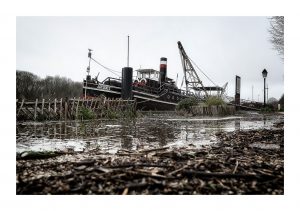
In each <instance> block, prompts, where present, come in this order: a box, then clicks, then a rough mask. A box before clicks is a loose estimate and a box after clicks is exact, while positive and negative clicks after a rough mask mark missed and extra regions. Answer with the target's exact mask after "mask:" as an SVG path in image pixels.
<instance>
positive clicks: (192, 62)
mask: <svg viewBox="0 0 300 211" xmlns="http://www.w3.org/2000/svg"><path fill="white" fill-rule="evenodd" d="M188 58H189V59H190V60H191V62H192V63H193V64H194V65H195V66H196V67H197V68H198V69H199V70H200V72H202V73H203V75H205V77H206V78H207V79H208V80H210V82H212V83H213V84H214V85H215V86H216V87H219V86H218V85H217V84H215V83H214V82H213V81H212V80H211V79H210V78H209V77H208V76H207V75H206V74H205V73H204V72H203V71H202V70H201V69H200V67H198V65H197V64H196V63H195V62H194V61H193V60H192V59H191V58H190V57H188Z"/></svg>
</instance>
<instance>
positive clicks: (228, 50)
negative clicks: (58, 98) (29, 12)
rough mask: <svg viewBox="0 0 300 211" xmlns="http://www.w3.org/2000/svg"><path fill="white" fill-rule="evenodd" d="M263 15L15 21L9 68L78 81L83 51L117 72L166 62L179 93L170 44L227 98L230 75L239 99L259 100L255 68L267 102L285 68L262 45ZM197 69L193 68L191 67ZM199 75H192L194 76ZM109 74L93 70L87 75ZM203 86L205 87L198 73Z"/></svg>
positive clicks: (178, 69)
mask: <svg viewBox="0 0 300 211" xmlns="http://www.w3.org/2000/svg"><path fill="white" fill-rule="evenodd" d="M268 28H269V20H268V17H255V16H251V17H201V16H199V17H117V16H116V17H20V16H19V17H17V21H16V38H17V40H16V44H17V47H16V53H17V59H16V69H17V70H25V71H29V72H33V73H35V74H36V75H38V76H40V77H45V76H47V75H50V76H54V75H60V76H64V77H68V78H71V79H72V80H74V81H82V79H83V78H84V77H85V75H86V67H87V66H88V57H87V53H88V50H87V49H88V48H91V49H93V56H94V58H95V59H96V60H98V61H99V62H100V63H102V64H103V65H105V66H107V67H109V68H111V69H113V70H117V71H121V69H122V67H124V66H126V63H127V35H130V66H131V67H133V68H134V69H138V68H153V69H157V70H158V69H159V60H160V57H167V58H168V73H167V74H168V77H171V78H173V79H176V75H177V73H178V76H179V77H178V85H179V87H180V85H181V81H182V77H183V70H182V65H181V60H180V55H179V51H178V47H177V41H181V42H182V44H183V47H184V48H185V50H186V52H187V54H188V56H189V57H190V58H192V59H193V61H194V62H195V63H196V64H197V65H198V66H199V67H200V68H201V69H202V70H203V71H204V72H205V73H206V74H207V75H208V76H209V77H210V78H211V79H212V80H213V81H214V82H215V83H216V84H218V85H220V86H223V85H224V84H225V83H226V82H228V90H227V94H228V95H230V96H233V95H234V89H235V75H239V76H240V77H241V98H243V99H250V100H251V99H252V86H253V98H254V100H258V99H259V100H260V101H262V100H263V78H262V74H261V72H262V70H263V69H264V68H266V69H267V70H268V72H269V74H268V78H267V84H268V87H269V98H270V97H275V98H277V99H278V98H280V96H281V95H282V94H283V91H284V90H283V80H284V67H283V66H284V64H283V60H282V59H281V58H280V56H279V55H278V54H277V52H276V51H275V50H273V49H272V45H271V43H270V42H269V37H270V35H269V33H268ZM195 68H196V67H195ZM197 71H198V70H197ZM98 72H100V75H99V79H100V80H104V79H105V78H106V77H108V76H114V77H115V75H112V74H111V73H110V72H108V71H107V70H105V69H103V68H102V67H101V66H99V65H96V64H92V66H91V74H92V76H94V75H96V74H97V73H98ZM198 74H199V76H200V78H201V80H202V81H203V83H204V85H205V86H212V85H213V84H211V82H210V81H209V80H208V79H207V78H206V77H205V76H204V75H203V74H202V73H201V72H199V71H198Z"/></svg>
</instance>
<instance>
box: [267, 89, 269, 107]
mask: <svg viewBox="0 0 300 211" xmlns="http://www.w3.org/2000/svg"><path fill="white" fill-rule="evenodd" d="M268 101H269V86H268V84H267V104H268Z"/></svg>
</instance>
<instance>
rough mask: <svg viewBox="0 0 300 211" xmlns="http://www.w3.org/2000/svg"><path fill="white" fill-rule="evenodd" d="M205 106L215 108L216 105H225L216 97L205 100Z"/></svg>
mask: <svg viewBox="0 0 300 211" xmlns="http://www.w3.org/2000/svg"><path fill="white" fill-rule="evenodd" d="M205 104H206V105H207V106H215V105H216V106H218V105H225V102H224V100H223V99H222V98H220V97H218V96H209V97H208V98H206V100H205Z"/></svg>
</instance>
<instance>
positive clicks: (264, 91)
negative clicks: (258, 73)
mask: <svg viewBox="0 0 300 211" xmlns="http://www.w3.org/2000/svg"><path fill="white" fill-rule="evenodd" d="M264 107H266V78H264Z"/></svg>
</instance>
